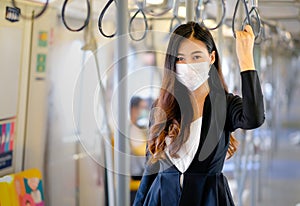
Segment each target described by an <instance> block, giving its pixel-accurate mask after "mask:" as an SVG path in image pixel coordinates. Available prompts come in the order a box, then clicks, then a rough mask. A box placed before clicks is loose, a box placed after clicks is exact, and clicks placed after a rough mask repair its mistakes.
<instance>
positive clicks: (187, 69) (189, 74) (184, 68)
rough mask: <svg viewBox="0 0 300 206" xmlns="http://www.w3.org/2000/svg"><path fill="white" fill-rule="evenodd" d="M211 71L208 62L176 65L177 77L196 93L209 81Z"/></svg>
mask: <svg viewBox="0 0 300 206" xmlns="http://www.w3.org/2000/svg"><path fill="white" fill-rule="evenodd" d="M209 70H210V66H209V63H208V62H200V63H193V64H176V77H177V79H178V81H180V82H181V83H182V84H183V85H185V86H186V87H187V88H188V89H189V90H190V91H195V90H196V89H197V88H199V87H200V86H201V85H202V84H203V83H204V82H205V81H206V80H207V79H208V77H209V75H208V72H209Z"/></svg>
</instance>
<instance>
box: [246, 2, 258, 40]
mask: <svg viewBox="0 0 300 206" xmlns="http://www.w3.org/2000/svg"><path fill="white" fill-rule="evenodd" d="M249 17H250V19H251V18H254V19H255V20H256V21H257V30H255V29H254V25H253V24H252V29H253V32H254V35H255V40H257V38H258V37H259V36H260V35H261V30H262V23H261V18H260V16H259V13H258V11H257V8H255V7H252V8H251V10H250V12H249ZM246 22H247V19H246V18H245V19H244V21H243V24H242V29H243V30H244V28H245V26H246ZM256 43H257V42H256Z"/></svg>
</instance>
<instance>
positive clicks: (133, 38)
mask: <svg viewBox="0 0 300 206" xmlns="http://www.w3.org/2000/svg"><path fill="white" fill-rule="evenodd" d="M138 13H141V14H142V16H143V20H144V25H145V31H144V33H143V35H142V36H141V37H140V38H135V37H133V36H132V34H131V30H132V25H133V21H134V20H135V18H136V16H137V15H138ZM128 29H129V36H130V38H131V39H132V40H134V41H141V40H143V39H144V38H145V37H146V35H147V32H148V22H147V17H146V15H145V13H144V11H143V10H142V9H141V8H140V9H138V10H137V11H136V12H135V14H134V15H133V16H132V17H131V19H130V21H129V28H128Z"/></svg>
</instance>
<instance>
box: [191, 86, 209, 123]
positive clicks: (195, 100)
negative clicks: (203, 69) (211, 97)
mask: <svg viewBox="0 0 300 206" xmlns="http://www.w3.org/2000/svg"><path fill="white" fill-rule="evenodd" d="M209 91H210V90H209V86H208V82H207V81H206V82H204V84H202V85H201V86H200V87H199V88H198V89H196V90H195V91H193V92H192V93H191V97H190V98H191V102H192V107H193V111H194V117H193V121H194V120H196V119H198V118H200V117H202V114H203V106H204V101H205V98H206V96H207V95H208V93H209Z"/></svg>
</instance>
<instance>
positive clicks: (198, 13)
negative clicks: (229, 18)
mask: <svg viewBox="0 0 300 206" xmlns="http://www.w3.org/2000/svg"><path fill="white" fill-rule="evenodd" d="M208 2H209V1H206V2H202V0H199V1H198V5H197V7H196V18H197V19H200V20H199V22H201V25H202V26H204V27H205V28H207V29H209V30H215V29H217V28H219V27H220V26H221V25H222V24H223V22H224V20H225V15H226V4H225V0H222V1H221V2H222V18H221V19H220V21H219V22H218V24H217V25H216V26H215V27H211V28H209V27H207V26H206V25H205V24H204V19H203V13H204V12H203V11H204V5H205V4H207V3H208Z"/></svg>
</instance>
